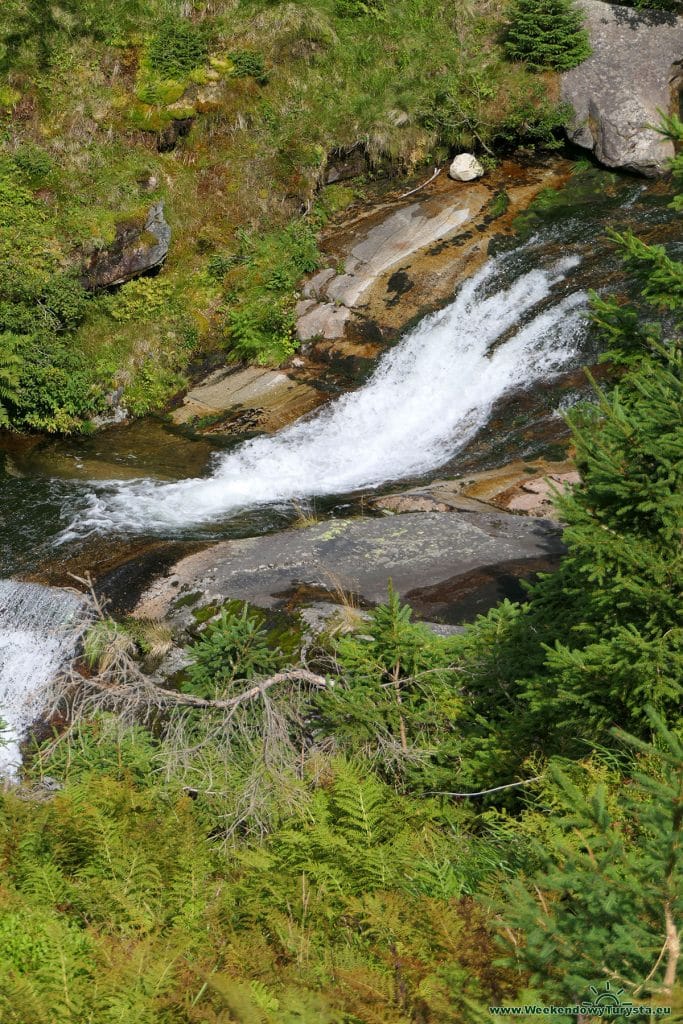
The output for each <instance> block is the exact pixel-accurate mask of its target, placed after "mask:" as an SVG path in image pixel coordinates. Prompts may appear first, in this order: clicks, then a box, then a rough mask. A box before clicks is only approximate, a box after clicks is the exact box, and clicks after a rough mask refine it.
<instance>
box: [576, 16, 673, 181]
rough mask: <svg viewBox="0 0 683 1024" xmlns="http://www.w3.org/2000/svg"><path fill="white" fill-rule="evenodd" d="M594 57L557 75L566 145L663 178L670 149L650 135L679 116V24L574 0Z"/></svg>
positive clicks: (607, 162) (608, 163)
mask: <svg viewBox="0 0 683 1024" xmlns="http://www.w3.org/2000/svg"><path fill="white" fill-rule="evenodd" d="M580 6H581V7H582V8H583V9H584V11H585V13H586V27H587V29H588V32H589V34H590V40H591V46H592V48H593V53H592V56H591V57H589V58H588V60H586V61H584V62H583V64H580V65H579V66H578V67H576V68H573V69H572V70H571V71H568V72H566V73H565V74H564V75H562V84H561V98H562V100H563V101H565V102H567V103H569V104H571V106H572V107H573V109H574V117H573V119H572V121H571V123H570V124H569V125H568V126H567V135H568V136H569V138H570V139H571V141H572V142H575V143H577V144H578V145H579V146H583V147H585V148H586V149H591V150H593V152H594V153H595V156H596V157H597V159H598V160H599V161H600V163H602V164H605V165H606V166H607V167H618V168H621V169H623V170H627V171H635V172H636V173H639V174H644V175H646V176H647V177H655V176H657V175H659V174H662V173H664V172H665V170H666V167H667V163H668V161H669V160H670V158H671V157H672V156H673V153H674V149H673V145H672V143H671V142H669V141H668V140H667V139H664V138H662V136H661V135H659V134H658V132H657V131H656V130H655V128H654V127H653V126H654V125H657V124H658V123H659V122H660V120H661V115H660V113H659V111H665V112H670V111H672V110H677V109H678V96H679V93H680V89H681V86H682V85H683V16H678V17H677V16H676V15H674V14H667V13H665V12H657V11H635V10H633V9H632V8H629V7H618V6H616V5H614V4H606V3H602V2H601V0H580Z"/></svg>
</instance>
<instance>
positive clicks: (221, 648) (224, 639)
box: [185, 604, 278, 697]
mask: <svg viewBox="0 0 683 1024" xmlns="http://www.w3.org/2000/svg"><path fill="white" fill-rule="evenodd" d="M190 653H191V655H192V657H193V658H194V661H193V663H192V665H190V667H189V669H188V673H187V674H188V684H187V685H186V687H185V688H186V689H187V690H190V691H191V692H192V693H199V694H201V695H202V696H206V697H212V696H214V694H215V692H216V689H217V688H218V689H223V688H225V687H226V686H228V685H229V684H230V683H232V682H233V681H234V680H236V679H252V678H253V677H254V676H257V675H266V674H267V673H268V672H272V671H274V669H275V668H276V666H277V660H278V659H277V652H275V651H273V650H271V648H270V647H269V645H268V633H267V631H266V630H265V629H263V628H262V625H261V620H260V618H258V617H257V616H256V615H255V614H254V613H253V612H250V609H249V605H247V604H245V605H244V607H243V608H242V611H241V612H240V613H238V612H234V611H233V612H231V611H230V610H229V609H226V608H223V609H222V610H221V614H220V618H219V619H218V621H217V622H215V623H213V624H212V625H210V626H209V628H208V630H207V632H206V635H205V636H203V637H202V638H201V640H200V641H199V642H198V643H197V644H195V645H194V647H192V648H191V649H190Z"/></svg>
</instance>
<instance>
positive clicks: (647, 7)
mask: <svg viewBox="0 0 683 1024" xmlns="http://www.w3.org/2000/svg"><path fill="white" fill-rule="evenodd" d="M622 2H624V3H625V2H626V0H622ZM626 6H628V7H635V8H637V10H640V11H670V12H671V13H673V14H680V13H681V11H682V10H683V4H682V3H681V0H629V2H628V3H627V4H626Z"/></svg>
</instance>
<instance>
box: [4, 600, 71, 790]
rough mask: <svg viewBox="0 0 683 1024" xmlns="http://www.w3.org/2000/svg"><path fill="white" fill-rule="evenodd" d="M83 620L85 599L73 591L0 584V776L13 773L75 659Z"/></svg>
mask: <svg viewBox="0 0 683 1024" xmlns="http://www.w3.org/2000/svg"><path fill="white" fill-rule="evenodd" d="M85 614H86V606H85V602H84V600H83V598H81V597H79V595H78V594H75V593H72V592H71V591H68V590H59V589H57V588H56V587H44V586H41V585H40V584H38V583H18V582H15V581H14V580H0V719H2V721H3V723H4V725H5V728H4V730H3V732H2V733H1V734H0V740H1V743H0V774H5V775H8V774H9V775H12V774H14V773H15V772H16V770H17V768H18V766H19V764H20V756H19V743H20V742H21V739H22V737H23V736H24V734H25V732H26V730H27V729H28V727H29V726H30V725H31V723H32V722H34V721H36V719H38V718H39V717H40V715H41V714H42V713H43V712H44V710H45V707H46V705H47V704H48V702H49V698H50V684H51V683H52V681H53V680H54V679H55V677H56V676H57V673H58V672H59V670H60V668H61V667H62V666H63V665H64V664H65V663H66V662H67V661H68V659H69V658H70V657H72V656H73V654H74V652H75V648H76V639H77V636H78V633H79V627H80V625H81V624H82V622H83V618H84V615H85Z"/></svg>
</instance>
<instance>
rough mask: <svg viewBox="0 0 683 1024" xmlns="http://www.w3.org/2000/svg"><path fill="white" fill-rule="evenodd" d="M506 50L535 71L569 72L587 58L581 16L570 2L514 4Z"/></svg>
mask: <svg viewBox="0 0 683 1024" xmlns="http://www.w3.org/2000/svg"><path fill="white" fill-rule="evenodd" d="M508 18H509V20H510V28H509V29H508V33H507V38H506V41H505V49H506V52H507V54H508V56H509V57H511V58H512V60H523V61H526V63H527V64H529V65H530V66H531V67H534V68H552V69H553V70H554V71H568V70H569V68H574V67H576V65H577V64H580V63H581V62H582V61H584V60H586V58H587V57H589V56H590V53H591V48H590V42H589V40H588V33H587V32H586V30H585V28H584V27H583V14H582V13H581V11H579V10H578V9H577V8H576V7H575V6H574V4H573V2H572V0H513V2H512V5H511V6H510V8H509V11H508Z"/></svg>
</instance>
